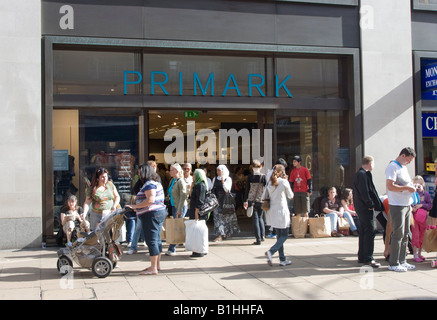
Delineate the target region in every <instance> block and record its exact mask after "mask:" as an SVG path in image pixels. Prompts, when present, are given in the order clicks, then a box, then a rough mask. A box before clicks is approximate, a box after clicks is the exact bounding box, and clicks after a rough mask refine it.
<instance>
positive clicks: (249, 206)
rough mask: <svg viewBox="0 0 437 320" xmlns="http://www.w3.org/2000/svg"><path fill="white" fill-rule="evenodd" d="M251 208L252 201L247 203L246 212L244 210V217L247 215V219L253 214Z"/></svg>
mask: <svg viewBox="0 0 437 320" xmlns="http://www.w3.org/2000/svg"><path fill="white" fill-rule="evenodd" d="M253 206H254V203H253V202H252V201H250V202H249V203H248V207H247V210H246V215H247V217H248V218H250V217H252V214H253Z"/></svg>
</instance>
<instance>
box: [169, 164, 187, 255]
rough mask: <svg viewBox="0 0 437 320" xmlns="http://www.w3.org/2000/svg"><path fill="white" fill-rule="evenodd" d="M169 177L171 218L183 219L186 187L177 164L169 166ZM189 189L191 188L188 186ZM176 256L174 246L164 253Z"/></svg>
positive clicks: (185, 205)
mask: <svg viewBox="0 0 437 320" xmlns="http://www.w3.org/2000/svg"><path fill="white" fill-rule="evenodd" d="M170 176H171V177H172V179H171V181H170V183H169V187H168V194H169V197H170V204H171V209H172V216H173V218H174V219H176V218H183V217H185V214H186V213H187V198H188V196H187V186H186V184H185V180H184V179H183V176H184V172H183V171H182V167H181V165H180V164H179V163H175V164H172V165H171V166H170ZM190 187H191V186H190ZM175 254H176V244H173V243H172V244H170V245H169V246H168V251H167V252H166V253H165V255H167V256H174V255H175Z"/></svg>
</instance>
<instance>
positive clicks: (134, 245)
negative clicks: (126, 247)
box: [130, 217, 145, 250]
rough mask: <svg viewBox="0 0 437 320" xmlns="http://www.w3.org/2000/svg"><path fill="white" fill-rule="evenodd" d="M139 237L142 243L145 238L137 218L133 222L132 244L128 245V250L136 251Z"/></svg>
mask: <svg viewBox="0 0 437 320" xmlns="http://www.w3.org/2000/svg"><path fill="white" fill-rule="evenodd" d="M140 235H141V238H142V239H143V241H144V239H145V237H144V231H143V225H142V223H141V220H140V218H138V217H137V218H136V221H135V231H134V234H133V235H132V242H131V244H130V248H131V249H132V250H137V249H138V240H139V239H140Z"/></svg>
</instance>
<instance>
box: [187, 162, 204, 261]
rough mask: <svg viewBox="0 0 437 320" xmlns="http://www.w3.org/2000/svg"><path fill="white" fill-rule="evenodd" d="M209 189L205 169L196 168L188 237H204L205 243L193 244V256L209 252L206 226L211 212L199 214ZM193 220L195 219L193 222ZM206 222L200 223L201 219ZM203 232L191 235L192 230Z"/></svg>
mask: <svg viewBox="0 0 437 320" xmlns="http://www.w3.org/2000/svg"><path fill="white" fill-rule="evenodd" d="M207 190H208V181H207V178H206V174H205V171H204V170H203V169H196V170H194V186H193V188H192V190H191V200H190V207H189V209H188V216H189V217H190V225H193V226H190V227H188V225H187V223H186V225H187V239H188V237H192V238H193V239H203V240H204V241H202V242H203V243H195V244H193V246H192V247H193V248H195V249H194V250H193V254H192V255H191V257H203V256H204V255H205V254H206V253H207V249H208V228H207V227H206V220H208V217H209V214H205V215H203V216H200V215H199V210H200V208H201V207H202V205H203V203H204V201H205V197H206V192H207ZM192 220H195V222H193V221H192ZM203 220H204V222H205V223H202V224H199V223H198V222H199V221H203ZM191 230H193V231H194V232H197V233H201V234H200V235H197V237H196V235H194V234H193V235H191V234H190V231H191ZM186 245H187V246H188V247H189V249H190V248H191V246H190V244H189V243H187V244H186Z"/></svg>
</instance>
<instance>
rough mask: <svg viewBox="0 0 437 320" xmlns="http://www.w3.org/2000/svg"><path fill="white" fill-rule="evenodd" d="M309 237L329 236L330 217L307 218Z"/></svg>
mask: <svg viewBox="0 0 437 320" xmlns="http://www.w3.org/2000/svg"><path fill="white" fill-rule="evenodd" d="M308 225H309V229H310V237H311V238H326V237H330V236H331V219H329V217H315V218H309V219H308Z"/></svg>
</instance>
